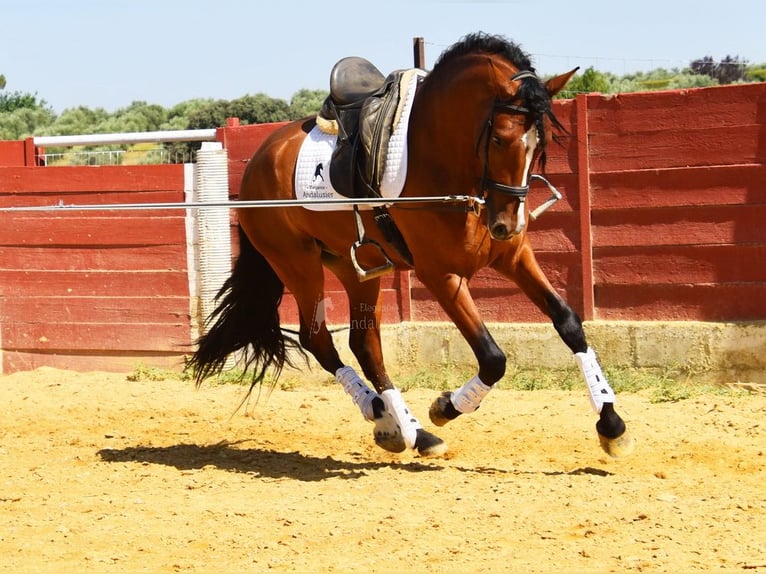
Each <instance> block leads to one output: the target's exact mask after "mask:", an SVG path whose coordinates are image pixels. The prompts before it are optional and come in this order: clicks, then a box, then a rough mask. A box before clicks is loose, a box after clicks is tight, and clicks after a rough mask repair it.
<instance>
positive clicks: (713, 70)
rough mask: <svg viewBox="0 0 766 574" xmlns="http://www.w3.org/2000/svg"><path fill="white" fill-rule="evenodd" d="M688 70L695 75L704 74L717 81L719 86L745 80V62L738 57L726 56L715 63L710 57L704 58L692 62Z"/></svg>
mask: <svg viewBox="0 0 766 574" xmlns="http://www.w3.org/2000/svg"><path fill="white" fill-rule="evenodd" d="M689 68H691V70H692V71H693V72H694V73H695V74H704V75H706V76H710V77H711V78H714V79H716V80H718V83H720V84H733V83H734V82H741V81H744V80H745V78H746V72H747V60H743V59H740V57H739V56H729V55H727V56H726V57H725V58H724V59H723V60H721V61H720V62H716V61H715V60H713V58H712V56H705V57H704V58H699V59H697V60H694V61H692V63H691V64H689Z"/></svg>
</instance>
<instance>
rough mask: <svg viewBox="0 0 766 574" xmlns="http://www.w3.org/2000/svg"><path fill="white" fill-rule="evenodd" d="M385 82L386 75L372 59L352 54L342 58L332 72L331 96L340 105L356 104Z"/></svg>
mask: <svg viewBox="0 0 766 574" xmlns="http://www.w3.org/2000/svg"><path fill="white" fill-rule="evenodd" d="M385 83H386V77H385V76H384V75H383V74H382V73H381V72H380V70H378V69H377V68H376V67H375V66H374V65H373V64H372V63H371V62H370V61H368V60H365V59H364V58H359V57H358V56H350V57H348V58H343V59H342V60H340V61H339V62H338V63H337V64H335V66H333V69H332V71H331V72H330V98H331V99H332V101H333V102H334V103H335V104H336V105H339V106H346V105H349V104H356V103H358V102H361V101H363V100H365V99H366V98H368V97H369V96H371V95H372V94H374V93H375V92H377V91H378V90H379V89H380V88H382V87H383V85H384V84H385Z"/></svg>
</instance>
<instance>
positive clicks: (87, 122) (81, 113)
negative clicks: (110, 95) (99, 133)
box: [37, 106, 109, 136]
mask: <svg viewBox="0 0 766 574" xmlns="http://www.w3.org/2000/svg"><path fill="white" fill-rule="evenodd" d="M108 117H109V114H108V113H107V111H106V110H105V109H104V108H95V109H92V108H88V107H86V106H78V107H76V108H68V109H66V110H64V111H63V112H62V113H61V114H60V115H59V116H58V117H57V118H56V119H55V121H54V122H53V123H52V124H51V125H50V126H48V127H46V128H45V129H44V130H42V132H41V133H40V134H37V135H50V136H69V135H77V134H87V133H93V132H94V131H95V129H96V127H97V126H98V125H99V124H100V123H101V122H103V121H105V120H106V119H107V118H108Z"/></svg>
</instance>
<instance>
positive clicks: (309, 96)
mask: <svg viewBox="0 0 766 574" xmlns="http://www.w3.org/2000/svg"><path fill="white" fill-rule="evenodd" d="M328 95H329V92H328V91H327V90H299V91H297V92H295V93H294V94H293V97H292V98H291V99H290V115H291V116H292V117H293V118H294V119H299V118H305V117H306V116H311V115H313V114H316V113H317V112H319V110H320V109H322V104H323V103H324V101H325V99H326V98H327V96H328Z"/></svg>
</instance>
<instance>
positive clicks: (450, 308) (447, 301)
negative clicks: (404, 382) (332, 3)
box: [419, 274, 505, 426]
mask: <svg viewBox="0 0 766 574" xmlns="http://www.w3.org/2000/svg"><path fill="white" fill-rule="evenodd" d="M419 278H420V280H421V281H423V283H424V284H425V285H426V286H427V287H428V288H429V290H430V291H431V293H432V294H433V295H434V297H436V299H437V300H438V301H439V304H440V305H441V306H442V308H443V309H444V311H445V312H446V313H447V314H448V315H449V317H450V319H452V322H453V323H455V326H456V327H457V328H458V329H459V330H460V333H461V334H462V335H463V337H464V338H465V340H466V342H467V343H468V344H469V345H470V347H471V349H472V350H473V353H474V355H475V356H476V360H477V361H478V363H479V372H478V373H477V374H476V376H474V377H473V378H471V379H470V380H469V381H468V382H466V383H465V384H464V385H463V386H461V387H460V388H458V389H456V390H455V391H452V392H449V391H448V392H445V393H443V394H442V395H441V396H439V397H438V398H437V399H436V400H435V401H434V402H433V404H432V405H431V409H430V411H429V415H430V417H431V421H432V422H433V423H434V424H435V425H437V426H443V425H445V424H447V423H448V422H449V421H451V420H453V419H455V418H457V417H458V416H460V415H461V414H466V413H472V412H474V411H475V410H476V409H478V408H479V405H480V404H481V401H482V400H483V399H484V397H485V396H486V395H487V393H489V391H490V390H491V389H492V385H494V384H495V383H496V382H497V381H499V380H500V379H501V378H502V377H503V375H504V374H505V353H504V352H503V351H502V349H500V347H499V346H498V345H497V343H495V340H494V339H493V338H492V335H490V333H489V331H488V330H487V328H486V326H485V325H484V323H483V322H482V320H481V317H480V315H479V311H478V309H477V308H476V305H475V303H474V301H473V298H472V297H471V293H470V291H469V289H468V281H467V279H466V278H465V277H461V276H459V275H456V274H445V275H441V276H435V277H429V276H428V275H424V274H419Z"/></svg>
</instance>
